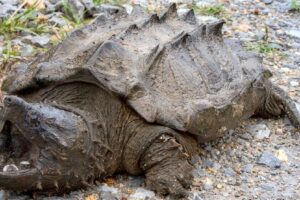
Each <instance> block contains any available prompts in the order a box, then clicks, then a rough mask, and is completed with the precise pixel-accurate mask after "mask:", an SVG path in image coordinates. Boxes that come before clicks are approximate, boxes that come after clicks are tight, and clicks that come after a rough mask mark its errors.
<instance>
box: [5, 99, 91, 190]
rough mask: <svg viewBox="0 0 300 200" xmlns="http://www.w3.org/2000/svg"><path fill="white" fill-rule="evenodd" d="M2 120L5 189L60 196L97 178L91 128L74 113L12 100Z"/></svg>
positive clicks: (51, 106)
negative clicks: (40, 191) (58, 193)
mask: <svg viewBox="0 0 300 200" xmlns="http://www.w3.org/2000/svg"><path fill="white" fill-rule="evenodd" d="M3 102H4V106H3V107H2V110H1V113H0V117H1V119H0V120H1V122H2V131H1V133H0V145H1V146H0V158H1V161H0V162H1V163H0V187H1V188H4V189H9V190H18V191H34V190H43V191H51V190H53V191H54V192H59V191H66V190H68V189H74V188H76V187H82V186H85V185H86V184H87V181H88V180H89V179H91V178H92V176H93V169H91V168H92V166H91V158H90V156H89V153H90V150H91V149H92V145H91V144H90V143H89V141H90V140H89V139H88V138H89V129H88V125H87V123H86V121H85V119H84V118H83V117H82V116H81V115H80V114H76V113H74V112H72V111H70V110H68V109H63V108H59V107H57V106H54V105H49V104H43V103H28V102H26V101H25V100H23V99H22V98H19V97H17V96H6V97H5V98H4V100H3Z"/></svg>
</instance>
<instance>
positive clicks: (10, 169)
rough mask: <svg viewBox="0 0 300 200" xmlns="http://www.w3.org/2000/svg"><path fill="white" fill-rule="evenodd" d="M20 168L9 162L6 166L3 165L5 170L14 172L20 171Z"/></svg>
mask: <svg viewBox="0 0 300 200" xmlns="http://www.w3.org/2000/svg"><path fill="white" fill-rule="evenodd" d="M18 170H19V168H18V167H17V166H16V165H14V164H9V165H5V166H4V167H3V170H2V171H3V172H14V171H18Z"/></svg>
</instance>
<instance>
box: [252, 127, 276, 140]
mask: <svg viewBox="0 0 300 200" xmlns="http://www.w3.org/2000/svg"><path fill="white" fill-rule="evenodd" d="M247 131H248V132H249V133H251V134H252V135H254V137H255V138H256V139H259V140H262V139H265V138H269V136H270V134H271V131H270V129H269V128H268V127H267V126H266V125H265V124H256V125H250V126H248V127H247Z"/></svg>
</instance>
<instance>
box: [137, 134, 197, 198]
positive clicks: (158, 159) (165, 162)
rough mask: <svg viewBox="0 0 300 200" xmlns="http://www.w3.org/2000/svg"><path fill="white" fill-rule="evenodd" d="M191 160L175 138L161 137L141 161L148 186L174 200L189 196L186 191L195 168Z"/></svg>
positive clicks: (169, 136)
mask: <svg viewBox="0 0 300 200" xmlns="http://www.w3.org/2000/svg"><path fill="white" fill-rule="evenodd" d="M189 159H190V155H189V154H188V153H187V152H186V151H185V150H184V147H183V146H182V144H180V143H179V141H178V140H176V138H175V137H174V136H171V135H166V134H164V135H161V136H160V137H159V138H157V139H156V140H155V141H154V142H153V143H152V145H151V146H150V147H149V149H148V150H147V151H146V153H145V155H144V157H143V158H142V159H141V163H140V165H141V168H142V169H143V171H145V173H146V186H147V187H148V188H150V189H152V190H155V191H156V192H158V193H159V194H162V195H167V194H170V195H171V196H173V197H174V198H176V197H185V196H187V191H186V190H187V189H188V188H189V187H190V186H191V184H192V181H193V176H192V174H191V172H192V170H193V166H192V165H191V164H190V162H189Z"/></svg>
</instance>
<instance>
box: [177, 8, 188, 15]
mask: <svg viewBox="0 0 300 200" xmlns="http://www.w3.org/2000/svg"><path fill="white" fill-rule="evenodd" d="M189 10H190V9H188V8H180V9H178V10H177V14H178V16H180V17H182V16H184V15H185V14H186V13H187V12H189Z"/></svg>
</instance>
